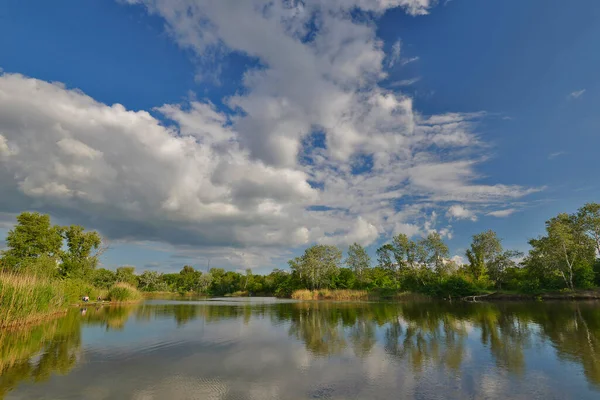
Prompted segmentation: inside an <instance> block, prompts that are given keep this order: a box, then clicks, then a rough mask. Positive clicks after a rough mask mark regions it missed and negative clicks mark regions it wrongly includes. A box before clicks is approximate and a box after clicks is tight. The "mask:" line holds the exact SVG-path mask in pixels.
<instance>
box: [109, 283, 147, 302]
mask: <svg viewBox="0 0 600 400" xmlns="http://www.w3.org/2000/svg"><path fill="white" fill-rule="evenodd" d="M141 298H142V294H141V293H140V292H139V291H138V290H137V289H136V288H135V287H133V286H132V285H130V284H128V283H125V282H119V283H115V284H114V285H113V286H112V287H111V288H110V289H109V290H108V295H107V299H108V300H109V301H118V302H124V301H137V300H139V299H141Z"/></svg>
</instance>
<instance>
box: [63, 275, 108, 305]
mask: <svg viewBox="0 0 600 400" xmlns="http://www.w3.org/2000/svg"><path fill="white" fill-rule="evenodd" d="M60 282H61V284H62V286H63V288H64V294H65V300H66V301H67V302H68V303H69V304H74V303H79V302H80V301H81V298H82V297H83V296H89V297H90V300H92V301H94V300H96V299H97V298H98V296H100V298H102V299H104V298H105V297H106V290H103V289H98V288H97V287H95V286H94V285H92V284H91V283H90V282H87V281H84V280H83V279H65V280H63V281H60Z"/></svg>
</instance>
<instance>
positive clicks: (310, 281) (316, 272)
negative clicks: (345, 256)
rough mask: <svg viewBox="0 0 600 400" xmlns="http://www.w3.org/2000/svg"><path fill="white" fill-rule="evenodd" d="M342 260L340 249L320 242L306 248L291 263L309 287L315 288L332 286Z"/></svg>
mask: <svg viewBox="0 0 600 400" xmlns="http://www.w3.org/2000/svg"><path fill="white" fill-rule="evenodd" d="M341 260H342V252H341V251H340V249H338V248H337V247H335V246H329V245H322V244H319V245H314V246H311V247H309V248H308V249H306V250H305V252H304V254H303V255H302V256H301V257H296V258H295V259H293V260H290V262H289V265H290V268H291V269H292V271H295V272H296V273H298V275H299V277H300V279H301V280H302V281H303V282H305V283H306V285H307V286H308V288H310V289H312V290H314V289H320V288H322V287H324V286H331V284H332V279H333V278H334V277H335V276H336V275H337V274H338V273H339V270H340V263H341Z"/></svg>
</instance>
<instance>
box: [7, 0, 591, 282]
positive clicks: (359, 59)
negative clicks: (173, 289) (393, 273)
mask: <svg viewBox="0 0 600 400" xmlns="http://www.w3.org/2000/svg"><path fill="white" fill-rule="evenodd" d="M599 42H600V2H598V1H595V0H577V1H574V2H570V3H569V4H566V3H565V2H564V1H557V0H556V1H555V0H531V1H527V2H523V1H519V0H505V1H501V2H484V1H478V0H445V1H443V0H440V1H435V0H327V1H318V0H303V1H300V0H283V1H279V0H270V1H266V0H246V1H243V2H240V1H233V0H117V1H108V0H107V1H96V2H92V1H90V2H81V1H75V0H65V1H61V2H48V1H41V0H38V1H29V2H22V1H18V0H3V1H1V2H0V71H1V74H0V193H1V196H0V237H5V235H6V233H7V232H8V229H10V227H11V226H12V225H13V224H14V221H15V216H16V215H17V214H18V213H20V212H22V211H25V210H30V211H39V212H43V213H48V214H50V215H51V217H52V219H53V221H54V222H55V223H58V224H62V225H67V224H80V225H83V226H85V227H86V228H88V229H94V230H98V231H99V232H100V233H101V234H102V235H103V237H104V238H105V240H106V242H107V243H108V246H109V247H108V250H107V251H106V252H105V253H104V254H103V257H102V260H101V264H102V266H103V267H106V268H110V269H114V268H116V267H117V266H120V265H134V266H136V268H137V270H138V271H141V270H144V269H152V270H158V271H162V272H173V271H179V270H180V269H181V267H182V266H183V265H184V264H189V265H193V266H195V267H197V268H201V269H204V268H207V267H208V266H209V265H210V267H221V268H225V269H228V270H243V269H246V268H252V269H253V270H254V271H255V272H257V273H266V272H268V271H270V270H271V269H273V268H276V267H278V268H285V267H286V262H287V260H288V259H289V258H291V257H294V256H296V255H298V254H300V253H302V251H303V250H304V249H305V248H306V247H308V246H310V245H312V244H316V243H321V244H332V245H337V246H339V247H340V248H342V249H344V250H345V249H347V246H348V245H349V244H351V243H354V242H357V243H360V244H362V245H364V246H367V249H368V251H369V252H370V253H371V254H372V255H374V252H375V250H376V249H377V247H378V246H380V245H381V244H383V243H385V242H386V241H388V240H390V238H391V237H392V236H393V235H396V234H399V233H405V234H407V235H409V236H411V237H413V238H415V239H418V238H419V237H422V236H425V235H427V234H428V233H429V232H432V231H436V232H439V233H440V234H441V235H442V236H443V237H444V239H445V240H446V242H447V243H448V245H449V247H450V249H451V253H452V255H457V256H463V255H464V251H465V249H466V248H467V247H468V246H469V243H470V240H471V237H472V235H473V234H476V233H478V232H481V231H484V230H487V229H493V230H495V231H496V232H497V233H498V235H499V237H501V238H502V239H503V244H504V245H505V247H507V248H511V249H516V250H521V251H526V250H527V248H528V245H527V240H528V239H529V238H532V237H536V236H538V235H540V234H542V233H543V229H544V221H546V220H547V219H548V218H551V217H552V216H554V215H556V214H558V213H559V212H574V211H575V210H576V209H577V208H578V207H580V206H581V205H583V204H584V203H586V202H594V201H595V202H597V201H599V200H600V186H599V184H598V175H599V172H600V167H599V163H598V161H597V159H598V158H597V153H598V148H599V147H600V114H599V113H598V109H599V106H600V74H599V73H598V71H600V51H598V50H599V48H598V43H599Z"/></svg>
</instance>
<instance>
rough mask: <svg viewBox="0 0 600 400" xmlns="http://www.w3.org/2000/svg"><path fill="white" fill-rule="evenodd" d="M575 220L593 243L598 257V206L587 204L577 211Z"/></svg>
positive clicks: (599, 215) (599, 205)
mask: <svg viewBox="0 0 600 400" xmlns="http://www.w3.org/2000/svg"><path fill="white" fill-rule="evenodd" d="M577 219H578V220H579V223H580V224H581V228H582V229H583V232H584V233H585V234H586V235H587V236H588V237H589V238H590V239H591V240H593V241H594V244H595V246H596V256H598V257H600V204H598V203H587V204H586V205H584V206H583V207H581V208H580V209H579V210H578V213H577Z"/></svg>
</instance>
